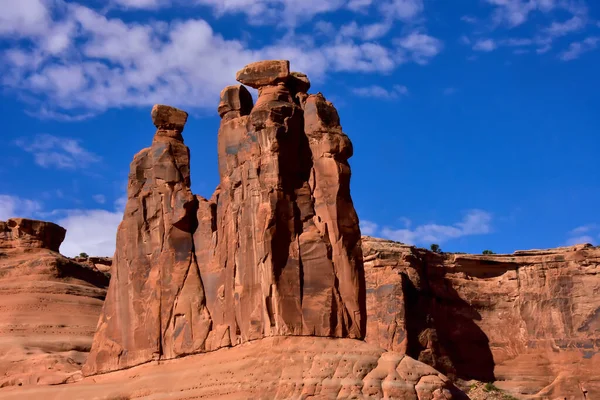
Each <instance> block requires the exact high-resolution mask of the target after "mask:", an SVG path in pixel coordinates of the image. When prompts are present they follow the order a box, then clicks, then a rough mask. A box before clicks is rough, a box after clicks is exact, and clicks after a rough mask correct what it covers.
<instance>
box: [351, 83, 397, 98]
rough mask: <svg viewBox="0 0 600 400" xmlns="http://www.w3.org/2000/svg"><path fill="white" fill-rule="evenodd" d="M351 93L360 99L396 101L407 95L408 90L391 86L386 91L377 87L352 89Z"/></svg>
mask: <svg viewBox="0 0 600 400" xmlns="http://www.w3.org/2000/svg"><path fill="white" fill-rule="evenodd" d="M352 92H353V93H354V94H355V95H357V96H361V97H374V98H380V99H397V98H398V97H401V96H407V95H408V88H407V87H406V86H402V85H393V86H392V87H391V88H389V89H386V88H384V87H381V86H378V85H372V86H366V87H358V88H354V89H352Z"/></svg>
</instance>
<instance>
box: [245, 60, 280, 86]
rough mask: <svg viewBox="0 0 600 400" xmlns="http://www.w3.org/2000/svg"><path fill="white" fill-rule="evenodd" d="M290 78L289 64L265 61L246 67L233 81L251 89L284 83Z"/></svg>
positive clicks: (278, 61)
mask: <svg viewBox="0 0 600 400" xmlns="http://www.w3.org/2000/svg"><path fill="white" fill-rule="evenodd" d="M289 77H290V62H289V61H287V60H266V61H258V62H255V63H252V64H248V65H246V66H245V67H244V68H242V69H241V70H240V71H238V73H237V74H236V76H235V79H236V80H237V81H238V82H240V83H242V84H244V85H248V86H250V87H252V88H255V89H258V88H260V87H262V86H272V85H276V84H278V83H280V82H286V81H287V80H288V79H289Z"/></svg>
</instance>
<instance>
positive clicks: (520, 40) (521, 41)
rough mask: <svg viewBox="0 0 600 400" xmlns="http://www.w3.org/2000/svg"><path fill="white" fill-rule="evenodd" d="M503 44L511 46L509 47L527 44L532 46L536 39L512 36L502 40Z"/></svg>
mask: <svg viewBox="0 0 600 400" xmlns="http://www.w3.org/2000/svg"><path fill="white" fill-rule="evenodd" d="M501 44H502V45H503V46H509V47H525V46H531V45H532V44H534V41H533V39H528V38H510V39H506V40H503V41H502V42H501Z"/></svg>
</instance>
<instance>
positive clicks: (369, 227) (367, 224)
mask: <svg viewBox="0 0 600 400" xmlns="http://www.w3.org/2000/svg"><path fill="white" fill-rule="evenodd" d="M378 229H379V225H377V224H376V223H375V222H372V221H367V220H361V221H360V233H362V234H363V235H367V236H372V235H376V234H377V231H378Z"/></svg>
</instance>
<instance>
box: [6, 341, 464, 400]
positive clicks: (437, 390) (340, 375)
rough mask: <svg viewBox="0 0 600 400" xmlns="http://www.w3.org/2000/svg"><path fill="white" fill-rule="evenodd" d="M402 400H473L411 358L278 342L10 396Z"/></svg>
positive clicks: (348, 346)
mask: <svg viewBox="0 0 600 400" xmlns="http://www.w3.org/2000/svg"><path fill="white" fill-rule="evenodd" d="M140 396H142V397H147V398H152V399H168V398H177V399H182V400H183V399H189V400H191V399H199V398H200V399H236V400H238V399H239V400H241V399H248V400H254V399H264V400H271V399H275V400H287V399H305V398H311V399H321V400H328V399H331V400H335V399H365V400H366V399H390V400H392V399H396V400H458V399H466V398H467V397H466V396H465V395H464V394H463V393H462V392H460V391H459V390H458V389H457V388H456V387H455V386H454V385H453V384H452V383H451V382H450V380H449V379H448V378H447V377H446V376H444V375H442V374H440V373H439V372H438V371H436V370H434V369H433V368H431V367H430V366H428V365H425V364H423V363H421V362H419V361H416V360H414V359H412V358H410V357H408V356H405V355H404V354H399V353H393V352H385V351H384V350H382V349H380V348H379V347H377V346H373V345H369V344H367V343H364V342H361V341H357V340H351V339H336V340H331V339H328V338H319V337H273V338H265V339H261V340H258V341H255V342H252V343H248V344H246V345H244V346H238V347H235V348H227V349H220V350H217V351H214V352H211V353H206V354H200V355H193V356H188V357H185V358H181V359H177V360H171V361H165V362H161V363H160V364H156V363H150V364H146V365H141V366H137V367H134V368H132V369H128V370H124V371H116V372H113V373H110V374H105V375H99V376H94V377H88V378H85V379H83V380H82V381H80V382H77V383H74V384H69V385H63V386H46V387H43V386H38V387H28V388H21V389H19V390H9V391H4V392H3V393H2V398H3V399H6V400H9V399H19V400H23V399H47V400H55V399H56V400H62V399H92V398H94V399H106V400H109V399H129V398H139V397H140Z"/></svg>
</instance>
